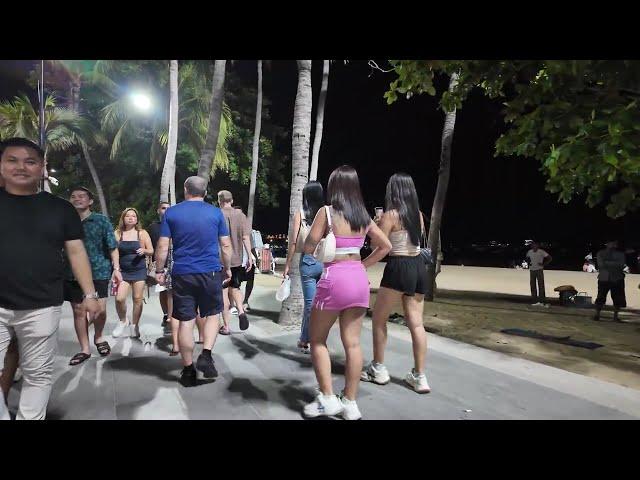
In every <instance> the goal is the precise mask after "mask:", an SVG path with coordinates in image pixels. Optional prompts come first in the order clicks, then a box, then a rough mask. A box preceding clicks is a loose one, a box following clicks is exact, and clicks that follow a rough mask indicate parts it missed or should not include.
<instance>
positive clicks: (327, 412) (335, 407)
mask: <svg viewBox="0 0 640 480" xmlns="http://www.w3.org/2000/svg"><path fill="white" fill-rule="evenodd" d="M343 410H344V407H343V406H342V403H341V402H340V400H339V399H338V397H336V396H335V395H323V394H322V393H319V394H318V396H317V397H316V399H315V400H314V401H313V402H311V403H308V404H306V405H305V406H304V416H305V417H307V418H314V417H320V416H325V417H331V416H333V415H338V414H339V413H342V411H343Z"/></svg>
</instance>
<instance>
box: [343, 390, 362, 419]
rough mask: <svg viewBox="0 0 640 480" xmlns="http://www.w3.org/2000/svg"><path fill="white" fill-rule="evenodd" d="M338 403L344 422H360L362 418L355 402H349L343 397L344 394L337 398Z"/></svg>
mask: <svg viewBox="0 0 640 480" xmlns="http://www.w3.org/2000/svg"><path fill="white" fill-rule="evenodd" d="M338 400H340V403H341V404H342V408H343V410H342V418H344V419H345V420H360V419H361V418H362V414H361V413H360V409H359V408H358V404H357V403H356V401H355V400H349V399H348V398H347V397H345V396H344V392H343V393H342V394H341V395H340V397H339V398H338Z"/></svg>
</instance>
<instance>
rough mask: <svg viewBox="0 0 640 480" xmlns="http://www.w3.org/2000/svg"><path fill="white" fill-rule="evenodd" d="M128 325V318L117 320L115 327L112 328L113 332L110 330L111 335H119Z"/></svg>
mask: <svg viewBox="0 0 640 480" xmlns="http://www.w3.org/2000/svg"><path fill="white" fill-rule="evenodd" d="M128 326H129V321H128V320H127V321H126V322H118V325H116V328H114V329H113V332H111V336H112V337H114V338H116V337H121V336H122V334H123V333H124V329H125V328H127V327H128Z"/></svg>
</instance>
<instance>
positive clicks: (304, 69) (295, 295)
mask: <svg viewBox="0 0 640 480" xmlns="http://www.w3.org/2000/svg"><path fill="white" fill-rule="evenodd" d="M312 101H313V96H312V92H311V60H298V91H297V93H296V102H295V107H294V110H293V132H292V140H291V148H292V158H291V197H290V198H289V238H290V239H291V238H292V237H293V218H294V215H295V213H296V212H297V211H299V210H300V207H301V206H302V189H303V188H304V186H305V184H306V183H307V179H308V176H307V175H308V172H309V136H310V135H311V105H312ZM289 272H290V273H289V275H290V277H291V294H290V295H289V298H287V299H286V300H285V301H284V302H283V303H282V309H281V310H280V318H279V320H278V322H279V323H281V324H285V325H286V324H292V323H300V321H301V319H302V315H303V313H304V298H303V296H302V285H301V283H300V271H299V269H298V262H293V263H292V268H291V270H290V271H289Z"/></svg>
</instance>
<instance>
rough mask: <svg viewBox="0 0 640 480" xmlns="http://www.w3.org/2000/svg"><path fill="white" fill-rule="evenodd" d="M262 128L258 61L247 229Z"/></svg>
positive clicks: (254, 189) (251, 216)
mask: <svg viewBox="0 0 640 480" xmlns="http://www.w3.org/2000/svg"><path fill="white" fill-rule="evenodd" d="M261 126H262V60H258V100H257V103H256V125H255V128H254V130H253V154H252V157H251V184H250V185H249V207H248V208H247V218H248V219H249V228H253V208H254V205H255V201H256V183H257V181H258V158H259V153H260V128H261Z"/></svg>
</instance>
